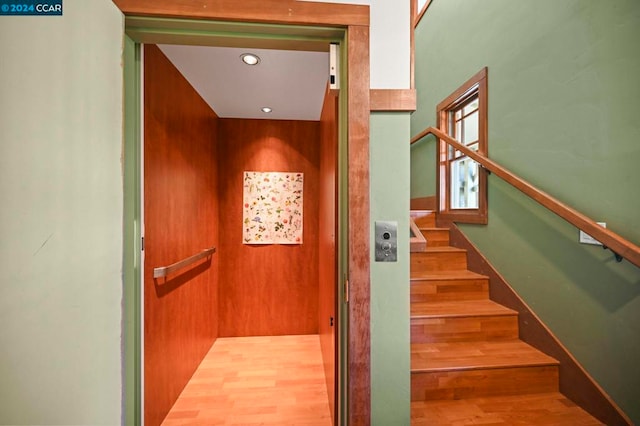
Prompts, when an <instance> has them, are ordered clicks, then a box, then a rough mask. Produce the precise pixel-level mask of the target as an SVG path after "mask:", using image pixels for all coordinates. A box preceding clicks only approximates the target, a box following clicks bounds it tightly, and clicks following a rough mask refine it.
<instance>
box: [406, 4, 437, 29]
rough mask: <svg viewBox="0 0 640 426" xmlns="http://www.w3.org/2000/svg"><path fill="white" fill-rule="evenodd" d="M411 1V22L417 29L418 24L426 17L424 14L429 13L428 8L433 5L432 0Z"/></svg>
mask: <svg viewBox="0 0 640 426" xmlns="http://www.w3.org/2000/svg"><path fill="white" fill-rule="evenodd" d="M410 1H411V9H412V12H411V15H412V16H411V18H412V19H411V20H412V22H413V26H414V27H416V26H417V25H418V22H420V20H421V19H422V17H423V16H424V13H425V12H426V11H427V8H428V7H429V5H430V4H431V1H432V0H410Z"/></svg>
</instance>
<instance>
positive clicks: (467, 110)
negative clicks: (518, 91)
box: [438, 68, 488, 223]
mask: <svg viewBox="0 0 640 426" xmlns="http://www.w3.org/2000/svg"><path fill="white" fill-rule="evenodd" d="M438 128H439V129H440V130H442V131H444V132H445V133H447V134H448V135H450V136H451V137H452V138H454V139H456V140H457V141H459V142H460V143H461V144H463V145H465V146H467V147H469V149H471V150H473V151H476V152H478V153H479V154H483V155H487V153H488V149H487V69H486V68H484V69H482V70H481V71H480V72H479V73H477V74H476V75H475V76H473V77H472V78H471V79H469V80H468V81H467V82H466V83H464V84H463V85H462V86H461V87H460V88H459V89H458V90H456V91H455V92H453V93H452V94H451V95H450V96H449V97H447V99H445V100H444V101H442V102H441V103H440V104H439V105H438ZM438 162H439V164H438V182H439V185H438V203H439V210H440V216H441V217H442V218H443V219H448V220H453V221H456V222H467V223H487V176H486V172H485V171H484V169H482V168H481V167H479V165H478V163H476V162H475V161H474V160H472V159H471V158H469V157H467V156H466V155H465V154H463V153H462V152H460V151H458V150H456V149H455V148H453V147H451V146H450V145H448V144H447V143H446V142H444V141H440V142H439V146H438Z"/></svg>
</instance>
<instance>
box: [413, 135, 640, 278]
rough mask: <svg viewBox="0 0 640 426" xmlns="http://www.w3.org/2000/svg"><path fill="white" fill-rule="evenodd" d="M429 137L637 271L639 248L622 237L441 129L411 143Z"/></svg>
mask: <svg viewBox="0 0 640 426" xmlns="http://www.w3.org/2000/svg"><path fill="white" fill-rule="evenodd" d="M428 135H433V136H435V137H436V138H438V139H440V140H442V141H444V142H446V143H447V144H448V145H450V146H452V147H453V148H455V149H456V150H458V151H460V152H462V153H464V154H465V155H466V156H468V157H469V158H471V159H472V160H474V161H476V162H477V163H478V164H480V166H482V167H483V168H485V169H486V170H488V171H489V172H491V173H492V174H494V175H496V176H498V177H499V178H501V179H502V180H504V181H505V182H507V183H508V184H510V185H511V186H513V187H515V188H516V189H518V190H519V191H521V192H522V193H523V194H525V195H527V196H528V197H529V198H531V199H533V200H534V201H536V202H538V203H539V204H540V205H542V206H544V207H545V208H547V209H548V210H550V211H552V212H553V213H555V214H556V215H558V216H560V217H561V218H563V219H564V220H566V221H567V222H569V223H570V224H572V225H573V226H575V227H576V228H578V229H580V230H582V231H584V232H586V233H587V234H589V235H590V236H592V237H593V238H594V239H596V240H598V241H599V242H600V243H602V245H603V246H604V247H606V248H608V249H609V250H611V251H612V252H613V253H614V254H615V255H619V256H622V257H623V258H625V259H627V260H628V261H629V262H631V263H633V264H634V265H635V266H637V267H639V268H640V247H638V246H637V245H635V244H633V243H632V242H631V241H629V240H627V239H625V238H623V237H621V236H620V235H618V234H616V233H615V232H613V231H611V230H609V229H607V228H603V227H602V226H600V225H598V224H597V223H596V222H595V221H594V220H593V219H591V218H589V217H588V216H586V215H584V214H582V213H580V212H579V211H577V210H575V209H573V208H571V207H569V206H567V205H566V204H564V203H562V202H561V201H558V200H557V199H556V198H554V197H552V196H551V195H549V194H547V193H546V192H544V191H542V190H540V189H538V188H536V187H535V186H533V185H532V184H530V183H529V182H527V181H526V180H524V179H522V178H521V177H519V176H518V175H516V174H514V173H513V172H511V171H509V170H508V169H506V168H504V167H502V166H501V165H500V164H498V163H496V162H495V161H493V160H491V159H490V158H488V157H485V156H484V155H482V154H479V153H477V152H475V151H473V150H471V149H469V148H468V147H466V146H465V145H463V144H461V143H460V142H458V141H457V140H455V139H453V138H452V137H451V136H449V135H447V134H446V133H444V132H443V131H442V130H440V129H437V128H435V127H427V128H426V129H424V130H423V131H422V132H420V133H418V134H417V135H416V136H414V137H413V138H411V144H414V143H416V142H418V141H419V140H421V139H423V138H424V137H426V136H428Z"/></svg>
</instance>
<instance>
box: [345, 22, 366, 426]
mask: <svg viewBox="0 0 640 426" xmlns="http://www.w3.org/2000/svg"><path fill="white" fill-rule="evenodd" d="M347 45H348V46H349V51H348V52H347V55H348V58H347V62H348V64H347V65H348V67H349V68H348V69H349V81H348V102H349V106H348V110H349V129H348V134H349V148H348V152H349V154H348V155H349V175H348V177H349V195H348V197H349V283H350V293H349V317H350V321H349V354H348V365H349V391H348V392H349V395H348V400H349V421H348V424H349V425H351V426H359V425H363V426H366V425H369V424H370V423H371V375H370V368H371V366H370V364H371V349H370V348H371V333H370V327H369V321H370V319H369V318H370V317H369V315H370V311H369V299H370V294H369V285H370V271H369V268H370V265H369V262H370V256H371V254H370V246H369V244H370V241H369V118H370V117H369V27H365V26H353V27H349V29H348V30H347Z"/></svg>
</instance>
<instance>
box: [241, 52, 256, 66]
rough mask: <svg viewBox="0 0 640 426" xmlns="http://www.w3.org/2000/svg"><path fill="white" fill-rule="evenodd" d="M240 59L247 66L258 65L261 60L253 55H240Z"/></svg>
mask: <svg viewBox="0 0 640 426" xmlns="http://www.w3.org/2000/svg"><path fill="white" fill-rule="evenodd" d="M240 59H242V62H244V63H245V64H247V65H258V62H260V58H259V57H258V56H257V55H254V54H253V53H243V54H242V55H240Z"/></svg>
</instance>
